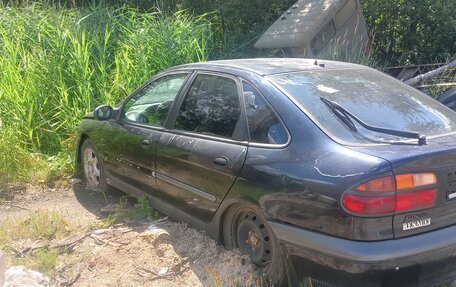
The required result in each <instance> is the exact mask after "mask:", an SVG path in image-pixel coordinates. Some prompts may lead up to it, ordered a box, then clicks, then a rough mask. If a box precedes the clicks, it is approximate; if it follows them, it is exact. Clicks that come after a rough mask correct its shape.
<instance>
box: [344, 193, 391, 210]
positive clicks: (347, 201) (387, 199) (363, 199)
mask: <svg viewBox="0 0 456 287" xmlns="http://www.w3.org/2000/svg"><path fill="white" fill-rule="evenodd" d="M342 203H343V204H344V206H345V208H346V209H348V210H350V211H351V212H354V213H357V214H366V215H373V214H385V213H392V212H394V208H395V206H396V198H395V196H394V195H390V196H358V195H353V194H346V195H344V198H343V200H342Z"/></svg>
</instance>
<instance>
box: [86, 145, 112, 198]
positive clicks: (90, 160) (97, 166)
mask: <svg viewBox="0 0 456 287" xmlns="http://www.w3.org/2000/svg"><path fill="white" fill-rule="evenodd" d="M81 156H82V169H83V173H84V180H85V184H86V187H87V188H90V189H94V190H98V191H102V192H104V191H106V190H107V187H108V184H107V183H106V177H105V173H104V168H103V164H102V162H101V161H100V158H99V156H98V152H97V149H96V147H95V145H94V144H93V143H92V141H91V140H90V139H86V140H85V141H84V143H83V144H82V147H81Z"/></svg>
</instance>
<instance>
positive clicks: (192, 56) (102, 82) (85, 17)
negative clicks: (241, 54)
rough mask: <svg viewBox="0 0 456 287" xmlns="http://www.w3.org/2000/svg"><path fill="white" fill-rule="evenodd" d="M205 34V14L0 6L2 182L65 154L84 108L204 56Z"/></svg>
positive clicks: (113, 98)
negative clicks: (154, 75)
mask: <svg viewBox="0 0 456 287" xmlns="http://www.w3.org/2000/svg"><path fill="white" fill-rule="evenodd" d="M210 38H211V32H210V26H209V24H208V22H207V21H206V20H205V17H204V16H202V17H191V16H189V15H188V14H186V13H185V12H178V13H176V14H173V15H167V14H165V13H162V12H158V11H156V12H149V13H146V12H140V11H138V10H135V9H132V8H127V7H120V8H113V7H106V6H94V7H91V8H81V9H66V8H56V7H51V6H45V5H36V4H35V5H29V6H26V7H14V8H11V7H4V6H0V122H1V126H0V136H1V137H0V149H1V150H2V151H1V153H0V181H2V178H3V181H5V179H17V178H21V177H22V178H24V177H28V176H27V175H26V174H27V173H24V172H21V170H24V169H25V170H33V168H35V167H36V166H37V165H39V166H42V163H43V162H46V159H48V158H49V157H51V159H55V156H56V155H57V157H65V158H67V157H68V153H71V152H72V143H73V142H74V135H75V132H76V128H77V125H78V123H79V121H80V119H81V117H82V116H83V115H84V114H85V113H87V112H88V111H91V110H93V109H94V107H96V106H97V105H99V104H102V103H107V104H115V103H116V102H118V101H120V100H121V99H122V98H124V97H125V96H126V95H127V94H128V93H129V92H131V91H132V90H133V89H134V88H136V87H137V86H139V85H140V84H141V83H142V82H144V81H145V80H146V79H148V78H149V77H151V76H152V75H153V74H155V73H157V72H158V71H160V70H162V69H164V68H167V67H170V66H173V65H177V64H182V63H188V62H195V61H204V60H206V59H207V57H208V54H209V52H210V47H211V43H210ZM16 155H17V156H16ZM19 155H20V156H19ZM37 155H38V157H37ZM11 156H12V157H13V158H14V160H12V159H11ZM43 160H44V161H43ZM57 160H58V158H57ZM0 183H1V182H0Z"/></svg>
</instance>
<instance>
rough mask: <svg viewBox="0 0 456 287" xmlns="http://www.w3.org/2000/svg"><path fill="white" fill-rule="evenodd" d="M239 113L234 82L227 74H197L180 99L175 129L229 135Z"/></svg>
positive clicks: (222, 135) (235, 124)
mask: <svg viewBox="0 0 456 287" xmlns="http://www.w3.org/2000/svg"><path fill="white" fill-rule="evenodd" d="M240 115H241V109H240V104H239V94H238V89H237V85H236V82H235V81H234V80H233V79H231V78H227V77H222V76H216V75H208V74H199V75H198V76H197V77H196V78H195V80H194V82H193V83H192V85H191V87H190V89H189V91H188V93H187V95H186V96H185V98H184V101H183V102H182V106H181V108H180V110H179V114H178V116H177V119H176V123H175V128H176V129H180V130H184V131H190V132H197V133H202V134H208V135H215V136H221V137H226V138H232V137H233V134H234V132H235V130H236V127H237V126H239V125H238V122H239V120H240Z"/></svg>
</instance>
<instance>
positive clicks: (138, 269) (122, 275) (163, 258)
mask: <svg viewBox="0 0 456 287" xmlns="http://www.w3.org/2000/svg"><path fill="white" fill-rule="evenodd" d="M0 194H1V190H0ZM8 194H10V195H8ZM8 194H7V195H5V192H3V200H2V202H1V204H0V222H2V220H7V219H11V218H26V217H27V216H28V215H29V214H30V213H33V212H37V211H40V210H48V211H58V212H59V213H60V214H61V215H62V217H63V218H65V220H67V221H68V222H70V223H71V225H72V226H76V227H77V228H75V230H76V231H74V232H72V233H71V234H70V235H68V236H66V237H65V238H60V239H58V240H57V239H55V240H53V242H49V245H50V246H52V247H56V246H57V247H59V248H60V249H62V248H64V249H65V252H62V253H61V255H59V257H58V261H57V265H56V270H55V273H54V275H53V276H52V278H51V280H52V284H53V285H54V286H263V285H264V282H263V279H262V278H263V275H262V274H261V272H260V271H259V270H257V269H255V267H254V266H253V265H252V264H251V263H250V261H249V258H248V257H246V256H242V255H240V254H239V253H238V252H233V251H227V250H226V249H225V248H224V247H223V246H220V245H218V244H217V243H216V242H215V241H214V240H212V239H211V238H209V237H208V236H207V235H206V234H205V233H204V232H202V231H198V230H195V229H193V228H190V227H189V226H187V224H185V223H179V222H174V221H172V220H171V219H168V218H167V217H161V218H159V219H156V218H154V219H151V218H146V219H142V220H137V221H134V222H129V223H128V224H126V223H121V224H114V225H112V226H110V227H107V228H106V227H105V228H100V226H101V225H103V222H105V221H106V218H107V216H108V215H109V212H106V206H112V205H114V204H117V203H119V201H120V200H121V199H122V198H124V197H125V194H123V193H121V192H120V191H114V192H110V193H109V194H106V195H103V194H101V193H97V192H94V191H90V190H87V189H85V188H84V187H83V186H82V185H81V184H80V183H77V184H75V185H69V184H68V185H63V186H59V187H52V188H51V187H45V188H43V187H36V186H23V187H15V188H14V190H9V191H8ZM11 194H13V195H11ZM15 244H16V245H17V247H16V249H15V250H17V249H19V248H22V249H24V244H26V242H24V241H23V240H20V241H18V242H17V243H15ZM29 244H31V246H28V247H27V248H26V249H27V250H28V251H30V250H32V251H33V250H37V249H39V248H42V246H39V244H38V245H36V246H34V245H33V244H36V243H33V242H32V243H29ZM6 255H7V257H8V256H9V257H11V256H17V252H16V255H14V254H6ZM9 262H11V260H9ZM10 264H11V263H10Z"/></svg>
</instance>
